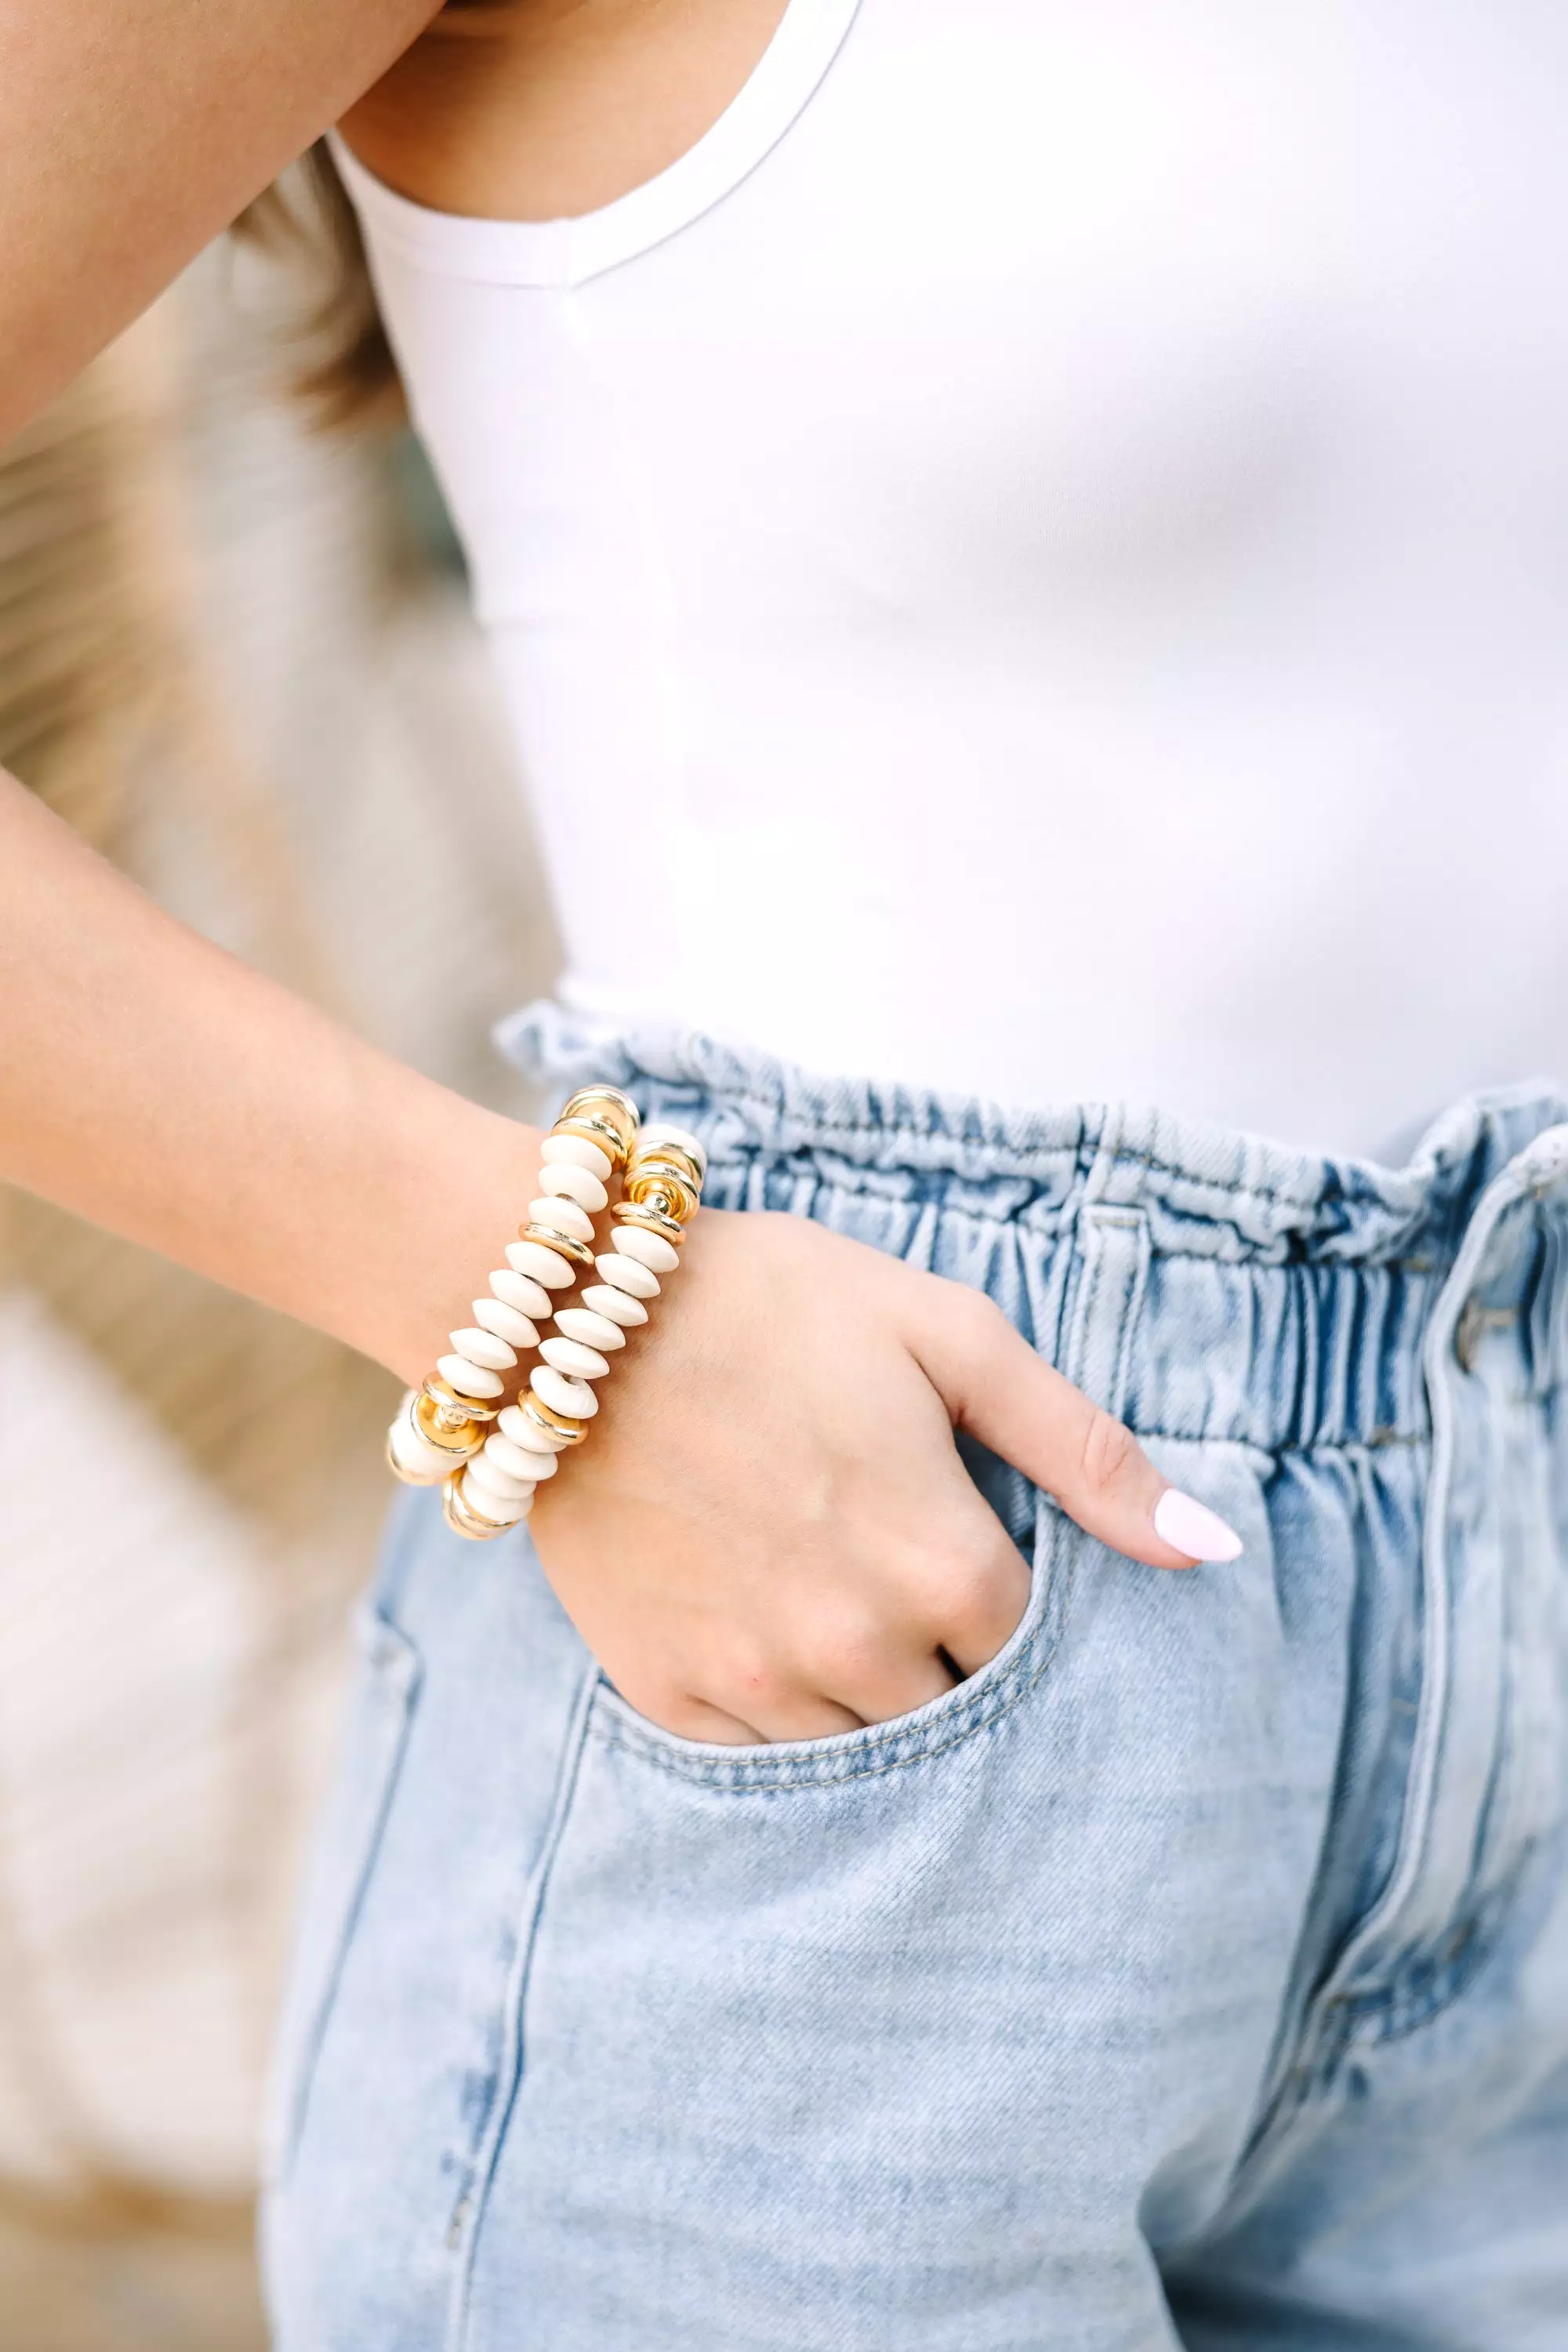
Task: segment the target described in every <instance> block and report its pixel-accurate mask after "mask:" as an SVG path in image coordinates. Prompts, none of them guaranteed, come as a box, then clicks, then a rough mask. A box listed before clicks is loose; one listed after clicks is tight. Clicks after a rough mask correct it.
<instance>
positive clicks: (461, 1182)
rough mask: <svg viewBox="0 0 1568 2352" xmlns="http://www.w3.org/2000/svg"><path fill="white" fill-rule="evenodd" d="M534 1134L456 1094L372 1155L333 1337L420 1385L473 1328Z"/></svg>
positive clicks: (510, 1222)
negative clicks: (363, 1244)
mask: <svg viewBox="0 0 1568 2352" xmlns="http://www.w3.org/2000/svg"><path fill="white" fill-rule="evenodd" d="M541 1140H542V1130H541V1129H538V1128H536V1127H531V1126H528V1125H526V1124H524V1123H523V1122H522V1121H521V1120H518V1119H511V1118H503V1117H501V1116H500V1114H499V1113H497V1112H495V1111H489V1110H485V1109H483V1108H480V1106H479V1105H478V1104H476V1103H470V1102H468V1101H466V1100H464V1099H463V1098H462V1097H457V1096H442V1097H441V1098H440V1106H439V1111H438V1114H437V1115H436V1116H433V1117H431V1118H429V1119H427V1120H421V1121H419V1122H417V1123H416V1127H415V1128H414V1129H413V1130H412V1131H410V1132H408V1133H406V1134H405V1135H404V1136H402V1137H401V1138H399V1139H397V1141H396V1142H395V1144H393V1145H391V1146H389V1147H387V1148H384V1150H383V1152H382V1153H381V1154H380V1155H379V1164H378V1166H377V1169H376V1171H375V1176H374V1183H373V1185H372V1187H371V1197H370V1199H369V1200H368V1202H361V1203H360V1208H361V1213H362V1217H363V1223H364V1227H365V1230H366V1232H367V1234H368V1235H369V1236H370V1239H371V1246H370V1247H369V1249H368V1250H358V1249H356V1250H355V1251H354V1252H353V1278H352V1285H351V1287H350V1288H349V1289H348V1291H347V1292H346V1293H345V1295H344V1297H343V1300H342V1307H341V1312H340V1318H339V1319H338V1321H337V1323H336V1327H335V1328H338V1331H339V1336H340V1337H341V1338H342V1339H347V1340H348V1341H349V1342H350V1344H351V1345H352V1346H353V1347H355V1348H358V1349H360V1350H361V1351H362V1352H363V1354H365V1355H367V1356H370V1357H373V1358H374V1360H375V1361H377V1362H378V1363H382V1364H384V1365H386V1366H387V1368H388V1370H391V1371H393V1372H395V1373H396V1375H397V1377H398V1378H399V1380H401V1381H403V1382H404V1383H405V1386H408V1387H417V1386H418V1384H419V1382H420V1381H422V1380H423V1379H424V1378H425V1376H426V1373H427V1372H428V1371H429V1370H430V1367H431V1366H432V1364H433V1363H434V1362H435V1361H436V1360H437V1357H439V1356H440V1355H442V1354H443V1353H444V1352H445V1351H446V1349H447V1344H448V1342H447V1333H448V1332H449V1331H450V1330H451V1328H453V1326H454V1325H461V1324H466V1323H469V1322H471V1321H472V1319H473V1318H472V1313H471V1309H470V1301H471V1300H473V1299H474V1298H476V1297H483V1295H484V1293H485V1290H486V1286H487V1283H488V1278H489V1272H490V1269H491V1268H492V1267H493V1266H497V1265H505V1263H506V1258H505V1250H506V1244H508V1242H510V1241H511V1240H513V1239H515V1237H516V1234H517V1230H518V1224H519V1221H520V1220H521V1218H523V1217H524V1216H526V1214H527V1211H528V1202H529V1200H530V1199H531V1195H532V1193H533V1192H534V1191H535V1190H536V1185H535V1181H534V1180H535V1176H536V1174H537V1171H538V1167H539V1147H540V1143H541Z"/></svg>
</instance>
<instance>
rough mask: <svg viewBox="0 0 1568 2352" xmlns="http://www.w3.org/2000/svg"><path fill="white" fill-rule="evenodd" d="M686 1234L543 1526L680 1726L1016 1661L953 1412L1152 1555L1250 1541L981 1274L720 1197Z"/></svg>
mask: <svg viewBox="0 0 1568 2352" xmlns="http://www.w3.org/2000/svg"><path fill="white" fill-rule="evenodd" d="M685 1254H686V1257H687V1260H688V1264H687V1265H686V1267H685V1268H684V1269H683V1271H682V1273H681V1275H680V1277H679V1281H676V1282H671V1283H670V1284H669V1286H668V1292H667V1296H666V1298H665V1300H664V1302H663V1304H662V1306H661V1310H660V1313H659V1316H658V1318H657V1320H656V1321H655V1322H653V1323H652V1324H651V1325H650V1326H649V1328H647V1330H646V1331H644V1332H639V1333H638V1334H637V1337H636V1339H635V1341H634V1344H633V1346H632V1347H631V1348H628V1349H627V1350H626V1359H625V1360H624V1362H623V1364H622V1365H621V1366H620V1367H618V1368H617V1378H616V1381H613V1382H610V1383H608V1384H607V1385H606V1388H605V1395H604V1409H603V1411H602V1412H601V1413H600V1415H599V1416H598V1418H597V1420H596V1421H595V1426H594V1432H593V1436H592V1440H591V1442H590V1443H589V1444H585V1445H584V1447H583V1448H582V1450H581V1453H580V1454H574V1455H573V1456H572V1458H571V1459H570V1461H569V1462H567V1463H565V1464H563V1471H564V1474H565V1475H563V1476H561V1477H559V1478H555V1479H552V1480H551V1481H550V1482H549V1484H548V1485H547V1486H542V1487H541V1489H540V1491H539V1497H538V1502H537V1505H536V1507H535V1510H534V1515H533V1519H532V1528H533V1533H534V1537H535V1540H536V1542H537V1545H538V1549H539V1553H540V1557H541V1559H542V1561H543V1564H544V1568H545V1571H546V1573H547V1574H548V1576H549V1578H550V1580H551V1582H552V1585H553V1586H554V1588H555V1591H556V1592H557V1593H558V1595H559V1596H560V1599H561V1601H562V1602H563V1606H564V1607H565V1609H566V1610H567V1612H568V1613H569V1614H570V1616H571V1617H572V1619H573V1621H574V1623H575V1625H576V1627H577V1629H578V1631H579V1633H581V1634H582V1636H583V1638H584V1641H585V1642H586V1643H587V1644H588V1646H589V1648H590V1649H591V1650H592V1651H593V1652H594V1654H595V1656H596V1657H597V1658H598V1660H599V1662H600V1664H601V1665H602V1666H603V1667H604V1669H605V1673H606V1674H607V1675H608V1676H609V1678H610V1680H611V1682H612V1683H613V1684H614V1685H615V1686H616V1689H617V1690H619V1691H620V1692H621V1694H622V1696H624V1697H625V1698H626V1699H627V1700H628V1701H629V1703H630V1704H631V1705H632V1706H635V1707H636V1708H637V1710H638V1711H639V1713H641V1714H643V1715H646V1716H647V1717H650V1718H651V1720H652V1721H654V1722H655V1723H657V1724H659V1725H661V1726H662V1727H664V1728H665V1729H667V1730H669V1731H673V1732H676V1733H678V1734H679V1735H682V1736H683V1737H685V1738H691V1739H699V1740H714V1741H732V1742H737V1743H755V1742H761V1741H773V1740H784V1739H807V1738H821V1737H823V1736H824V1735H826V1734H830V1733H834V1732H843V1731H851V1730H854V1729H856V1728H857V1727H858V1726H860V1725H862V1724H866V1723H878V1722H883V1721H886V1720H887V1719H888V1718H889V1717H893V1716H899V1715H905V1714H908V1713H909V1712H910V1711H911V1710H912V1709H913V1708H915V1707H919V1706H923V1705H924V1704H925V1703H926V1702H927V1701H928V1700H930V1699H932V1698H936V1697H938V1696H940V1695H941V1694H942V1692H943V1691H946V1690H949V1689H951V1688H952V1685H953V1683H954V1682H955V1680H959V1679H962V1678H963V1676H966V1675H971V1674H973V1673H974V1672H975V1671H976V1670H977V1669H978V1668H979V1667H981V1666H983V1665H984V1664H986V1663H987V1661H988V1660H990V1659H991V1658H993V1657H994V1655H995V1654H996V1653H997V1651H998V1650H999V1649H1001V1647H1002V1646H1003V1644H1004V1643H1005V1641H1006V1640H1007V1637H1008V1635H1009V1634H1010V1633H1012V1632H1013V1630H1014V1628H1015V1626H1016V1624H1017V1622H1018V1620H1019V1618H1020V1617H1021V1616H1022V1614H1023V1612H1024V1608H1025V1605H1026V1601H1027V1598H1028V1573H1027V1570H1026V1568H1025V1566H1024V1563H1023V1561H1022V1560H1021V1559H1020V1558H1019V1556H1018V1553H1017V1550H1016V1547H1015V1546H1014V1544H1013V1543H1012V1541H1011V1539H1010V1538H1009V1537H1008V1535H1007V1533H1006V1530H1005V1528H1003V1526H1002V1524H1001V1522H1000V1521H999V1520H998V1519H997V1517H995V1514H994V1512H993V1511H992V1510H991V1508H990V1507H989V1506H988V1505H987V1504H986V1503H985V1502H984V1500H983V1499H982V1497H981V1496H980V1495H979V1493H978V1492H977V1491H976V1489H975V1487H974V1486H973V1482H972V1480H971V1479H970V1477H969V1475H968V1474H967V1473H966V1471H965V1470H964V1468H963V1464H962V1462H961V1461H960V1459H959V1455H958V1452H957V1449H956V1447H955V1446H954V1444H953V1436H952V1433H953V1429H954V1427H955V1426H957V1427H961V1428H963V1429H966V1430H968V1431H969V1432H970V1433H972V1434H973V1436H975V1437H977V1438H978V1439H980V1440H981V1441H982V1443H983V1444H986V1445H988V1446H990V1447H991V1448H992V1449H993V1451H994V1452H995V1453H997V1454H1001V1455H1003V1456H1004V1457H1005V1459H1006V1460H1007V1461H1009V1462H1011V1463H1012V1464H1014V1465H1016V1468H1018V1469H1019V1470H1021V1471H1023V1473H1024V1474H1025V1475H1026V1477H1028V1478H1030V1479H1032V1480H1033V1481H1034V1483H1035V1484H1036V1485H1037V1486H1041V1487H1043V1488H1045V1489H1046V1490H1047V1492H1048V1493H1049V1494H1051V1495H1053V1496H1055V1497H1056V1499H1057V1500H1058V1502H1059V1503H1060V1504H1061V1506H1062V1507H1063V1508H1064V1510H1066V1511H1068V1513H1069V1514H1070V1516H1071V1517H1073V1518H1075V1519H1076V1520H1077V1521H1078V1522H1079V1525H1080V1526H1081V1527H1083V1528H1087V1529H1088V1530H1089V1533H1090V1534H1091V1535H1094V1536H1096V1537H1098V1538H1100V1540H1101V1541H1102V1542H1104V1543H1106V1544H1109V1545H1110V1546H1111V1547H1112V1548H1113V1549H1116V1550H1118V1551H1121V1552H1125V1553H1126V1554H1128V1555H1129V1557H1131V1559H1138V1560H1142V1561H1144V1562H1146V1563H1147V1564H1148V1565H1149V1566H1151V1567H1154V1568H1167V1569H1184V1568H1189V1567H1191V1566H1192V1565H1193V1563H1194V1559H1233V1558H1234V1557H1235V1556H1236V1554H1237V1551H1239V1549H1240V1545H1239V1542H1238V1540H1237V1538H1236V1537H1235V1536H1234V1535H1233V1534H1232V1533H1231V1531H1230V1529H1229V1528H1226V1527H1225V1525H1224V1523H1223V1522H1222V1521H1220V1520H1218V1519H1216V1518H1215V1517H1214V1516H1213V1514H1212V1513H1209V1512H1207V1511H1205V1510H1204V1509H1203V1508H1202V1507H1201V1506H1200V1505H1198V1504H1196V1503H1194V1502H1193V1501H1192V1500H1191V1498H1190V1497H1188V1496H1184V1495H1181V1494H1179V1493H1178V1492H1177V1490H1176V1489H1174V1488H1173V1487H1171V1486H1168V1485H1167V1484H1166V1482H1165V1481H1164V1480H1163V1478H1162V1477H1161V1475H1160V1474H1159V1472H1158V1471H1157V1470H1156V1469H1155V1468H1154V1466H1153V1465H1152V1463H1151V1462H1150V1461H1149V1459H1148V1457H1147V1456H1146V1455H1145V1454H1143V1453H1142V1450H1141V1448H1140V1447H1139V1446H1138V1444H1137V1443H1136V1442H1135V1440H1134V1439H1133V1438H1132V1436H1131V1434H1130V1433H1129V1432H1128V1431H1127V1430H1126V1429H1124V1428H1123V1427H1122V1425H1121V1423H1120V1422H1117V1421H1113V1420H1112V1419H1111V1418H1110V1415H1109V1414H1108V1413H1105V1412H1101V1411H1100V1409H1099V1408H1098V1407H1097V1406H1095V1405H1093V1404H1091V1403H1090V1402H1089V1400H1088V1398H1086V1397H1085V1396H1083V1395H1082V1394H1081V1393H1080V1392H1079V1391H1078V1390H1077V1389H1075V1388H1073V1387H1072V1386H1071V1384H1070V1383H1069V1382H1068V1381H1065V1380H1063V1379H1062V1377H1061V1375H1060V1374H1059V1373H1058V1372H1057V1371H1055V1370H1052V1369H1051V1367H1050V1366H1049V1365H1048V1364H1046V1363H1044V1362H1042V1361H1041V1360H1040V1359H1039V1358H1038V1357H1037V1355H1036V1354H1035V1352H1034V1350H1033V1349H1031V1348H1029V1347H1028V1346H1027V1345H1026V1342H1025V1341H1024V1340H1023V1339H1020V1338H1019V1337H1018V1335H1017V1333H1016V1332H1015V1331H1014V1330H1013V1328H1012V1327H1011V1326H1010V1325H1009V1324H1008V1322H1007V1321H1006V1319H1005V1317H1004V1316H1003V1315H1002V1314H1001V1312H1000V1311H999V1310H998V1309H997V1308H996V1307H994V1306H992V1304H991V1303H990V1301H989V1300H987V1299H986V1298H984V1297H982V1296H981V1295H980V1294H978V1293H977V1292H974V1291H972V1290H968V1289H966V1288H964V1287H963V1286H961V1285H960V1284H957V1283H953V1282H949V1281H946V1280H944V1279H943V1278H942V1276H937V1275H931V1274H925V1273H921V1272H920V1271H918V1270H916V1269H915V1268H913V1267H910V1266H908V1265H903V1264H902V1263H901V1262H900V1260H898V1259H897V1258H892V1257H888V1256H885V1255H882V1254H881V1253H880V1252H879V1251H876V1250H873V1249H869V1248H868V1247H867V1246H865V1244H862V1243H859V1242H854V1241H848V1240H846V1239H845V1238H844V1237H843V1236H842V1235H840V1234H834V1233H830V1232H828V1231H827V1230H826V1228H824V1227H823V1226H820V1225H816V1224H813V1223H808V1222H807V1221H806V1220H805V1219H803V1218H797V1217H789V1216H780V1215H773V1214H734V1213H726V1212H723V1211H719V1210H705V1211H704V1213H703V1214H702V1216H701V1217H700V1219H699V1221H698V1223H697V1224H696V1225H695V1227H694V1228H693V1230H692V1233H691V1234H690V1237H689V1241H688V1243H687V1245H686V1253H685Z"/></svg>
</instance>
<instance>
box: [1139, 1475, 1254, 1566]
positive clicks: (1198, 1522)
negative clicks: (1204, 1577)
mask: <svg viewBox="0 0 1568 2352" xmlns="http://www.w3.org/2000/svg"><path fill="white" fill-rule="evenodd" d="M1154 1533H1155V1534H1156V1535H1157V1536H1158V1537H1159V1538H1160V1539H1161V1541H1162V1542H1163V1543H1168V1544H1169V1545H1170V1547H1171V1549H1172V1550H1173V1551H1184V1552H1185V1553H1186V1555H1187V1558H1188V1559H1201V1560H1208V1561H1217V1560H1226V1559H1240V1558H1241V1538H1240V1537H1239V1536H1238V1535H1237V1532H1236V1529H1235V1528H1227V1527H1226V1523H1225V1521H1224V1520H1223V1519H1222V1518H1220V1517H1217V1515H1216V1514H1215V1512H1213V1511H1211V1510H1209V1509H1208V1508H1207V1507H1206V1505H1205V1504H1203V1503H1199V1502H1196V1501H1194V1497H1193V1496H1191V1495H1184V1494H1183V1492H1182V1490H1181V1488H1180V1487H1179V1486H1167V1487H1166V1489H1165V1491H1164V1493H1163V1495H1162V1496H1161V1497H1160V1499H1159V1501H1158V1502H1157V1503H1156V1504H1155V1506H1154Z"/></svg>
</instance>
